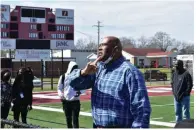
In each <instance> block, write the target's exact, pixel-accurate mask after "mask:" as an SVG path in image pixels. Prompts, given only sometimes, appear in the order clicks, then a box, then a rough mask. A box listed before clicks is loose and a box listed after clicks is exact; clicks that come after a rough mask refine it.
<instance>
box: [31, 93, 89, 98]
mask: <svg viewBox="0 0 196 130" xmlns="http://www.w3.org/2000/svg"><path fill="white" fill-rule="evenodd" d="M81 95H82V96H83V95H86V94H81ZM33 97H34V98H40V99H41V98H44V99H60V97H59V96H58V95H57V94H55V95H47V94H34V95H33Z"/></svg>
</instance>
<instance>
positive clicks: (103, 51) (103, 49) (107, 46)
mask: <svg viewBox="0 0 196 130" xmlns="http://www.w3.org/2000/svg"><path fill="white" fill-rule="evenodd" d="M113 49H114V46H113V45H112V43H111V42H109V40H108V38H104V40H103V42H102V43H101V44H100V45H99V49H98V57H101V61H106V60H107V59H108V58H109V57H110V56H111V55H112V53H113Z"/></svg>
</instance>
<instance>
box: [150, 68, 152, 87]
mask: <svg viewBox="0 0 196 130" xmlns="http://www.w3.org/2000/svg"><path fill="white" fill-rule="evenodd" d="M151 71H152V69H151V67H150V86H151V80H152V77H151V73H152V72H151Z"/></svg>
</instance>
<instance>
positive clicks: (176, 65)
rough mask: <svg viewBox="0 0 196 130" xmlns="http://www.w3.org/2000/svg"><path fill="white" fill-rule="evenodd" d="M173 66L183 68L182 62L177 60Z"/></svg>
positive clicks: (177, 68)
mask: <svg viewBox="0 0 196 130" xmlns="http://www.w3.org/2000/svg"><path fill="white" fill-rule="evenodd" d="M175 67H176V70H181V69H183V63H181V62H179V61H177V62H176V64H175Z"/></svg>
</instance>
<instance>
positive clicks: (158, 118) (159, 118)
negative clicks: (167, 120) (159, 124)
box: [152, 117, 163, 120]
mask: <svg viewBox="0 0 196 130" xmlns="http://www.w3.org/2000/svg"><path fill="white" fill-rule="evenodd" d="M161 119H163V117H157V118H152V120H161Z"/></svg>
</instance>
